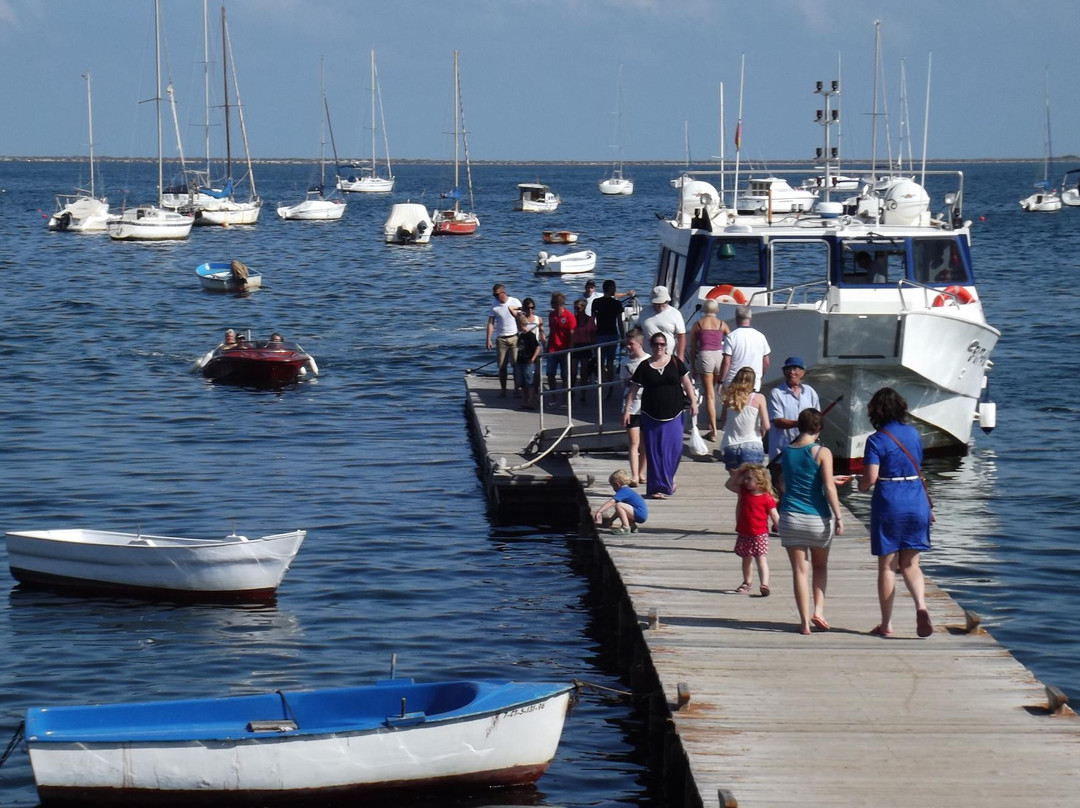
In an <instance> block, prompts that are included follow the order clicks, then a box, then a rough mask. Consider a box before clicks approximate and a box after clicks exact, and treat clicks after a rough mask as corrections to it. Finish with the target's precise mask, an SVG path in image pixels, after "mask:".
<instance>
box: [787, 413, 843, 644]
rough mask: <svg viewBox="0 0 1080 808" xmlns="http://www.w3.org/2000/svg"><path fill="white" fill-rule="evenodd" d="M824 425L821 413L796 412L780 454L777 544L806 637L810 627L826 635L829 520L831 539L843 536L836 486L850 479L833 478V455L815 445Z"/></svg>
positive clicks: (829, 542)
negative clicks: (793, 431)
mask: <svg viewBox="0 0 1080 808" xmlns="http://www.w3.org/2000/svg"><path fill="white" fill-rule="evenodd" d="M824 422H825V420H824V418H823V416H822V415H821V412H820V411H818V410H815V409H813V408H810V409H805V410H803V411H802V412H801V413H799V436H798V437H797V438H795V440H793V441H792V442H791V445H789V446H787V447H786V448H785V449H784V451H783V452H782V453H781V454H780V463H781V465H782V466H783V469H784V476H783V485H784V492H783V493H784V496H783V499H782V500H781V501H780V543H781V544H782V545H783V546H784V549H785V550H787V553H788V559H789V560H790V561H791V576H792V582H793V584H794V588H795V604H796V605H797V606H798V608H799V633H801V634H809V633H810V627H811V626H814V627H816V628H819V629H821V630H822V631H828V630H829V623H828V622H827V621H826V620H825V589H826V586H827V585H828V581H829V566H828V565H829V545H830V544H831V543H832V537H833V523H834V520H835V533H836V535H840V534H841V533H843V532H844V521H843V519H842V516H841V513H840V498H839V497H838V496H837V494H836V484H837V483H841V484H843V483H846V482H847V481H848V480H850V479H851V478H850V477H833V459H832V452H830V451H829V450H828V449H826V448H825V447H824V446H821V445H820V444H818V442H817V439H818V436H819V435H820V434H821V429H822V426H823V425H824ZM811 586H812V588H813V597H812V598H811ZM811 601H812V602H811Z"/></svg>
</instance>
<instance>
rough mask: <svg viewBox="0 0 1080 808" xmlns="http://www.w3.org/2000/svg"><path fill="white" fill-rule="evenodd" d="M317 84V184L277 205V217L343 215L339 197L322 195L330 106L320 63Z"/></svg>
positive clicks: (332, 217) (324, 218) (306, 218)
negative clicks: (319, 94)
mask: <svg viewBox="0 0 1080 808" xmlns="http://www.w3.org/2000/svg"><path fill="white" fill-rule="evenodd" d="M319 84H320V87H321V92H322V109H321V110H319V184H318V185H312V186H311V187H310V188H308V190H307V198H306V199H304V201H303V202H298V203H297V204H295V205H278V209H277V215H278V218H279V219H299V220H302V221H313V220H315V221H333V220H336V219H340V218H341V217H342V216H344V215H345V208H346V205H345V203H344V201H342V200H340V199H327V198H326V197H324V196H323V188H324V184H325V182H326V124H329V122H330V106H329V105H328V104H327V103H326V81H325V79H324V77H323V69H322V63H321V62H320V64H319ZM333 138H334V130H333V127H332V126H331V128H330V140H331V142H333ZM334 164H335V165H336V164H337V147H336V146H334Z"/></svg>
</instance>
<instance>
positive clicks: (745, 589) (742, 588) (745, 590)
mask: <svg viewBox="0 0 1080 808" xmlns="http://www.w3.org/2000/svg"><path fill="white" fill-rule="evenodd" d="M753 588H754V586H753V584H749V583H746V582H743V583H741V584H739V587H738V588H737V589H736V590H735V593H736V594H738V595H749V594H750V590H751V589H753Z"/></svg>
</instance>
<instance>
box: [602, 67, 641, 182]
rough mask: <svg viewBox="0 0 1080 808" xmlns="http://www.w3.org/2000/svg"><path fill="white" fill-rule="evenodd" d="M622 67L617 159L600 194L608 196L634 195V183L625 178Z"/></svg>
mask: <svg viewBox="0 0 1080 808" xmlns="http://www.w3.org/2000/svg"><path fill="white" fill-rule="evenodd" d="M622 70H623V69H622V65H619V90H618V93H617V94H616V102H615V149H616V155H617V159H616V161H615V166H616V167H615V168H614V169H613V171H612V173H611V176H610V177H606V178H605V179H602V180H600V193H602V194H604V195H606V196H630V195H631V194H632V193H634V181H633V180H632V179H629V178H628V177H624V176H623V157H622V144H623V131H622Z"/></svg>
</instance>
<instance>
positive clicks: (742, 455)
mask: <svg viewBox="0 0 1080 808" xmlns="http://www.w3.org/2000/svg"><path fill="white" fill-rule="evenodd" d="M743 463H757V464H759V465H762V466H763V465H765V447H764V446H762V445H761V444H760V443H736V444H735V445H734V446H727V447H725V448H724V468H726V469H727V470H728V471H733V470H734V469H737V468H738V467H739V466H741V465H742V464H743Z"/></svg>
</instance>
